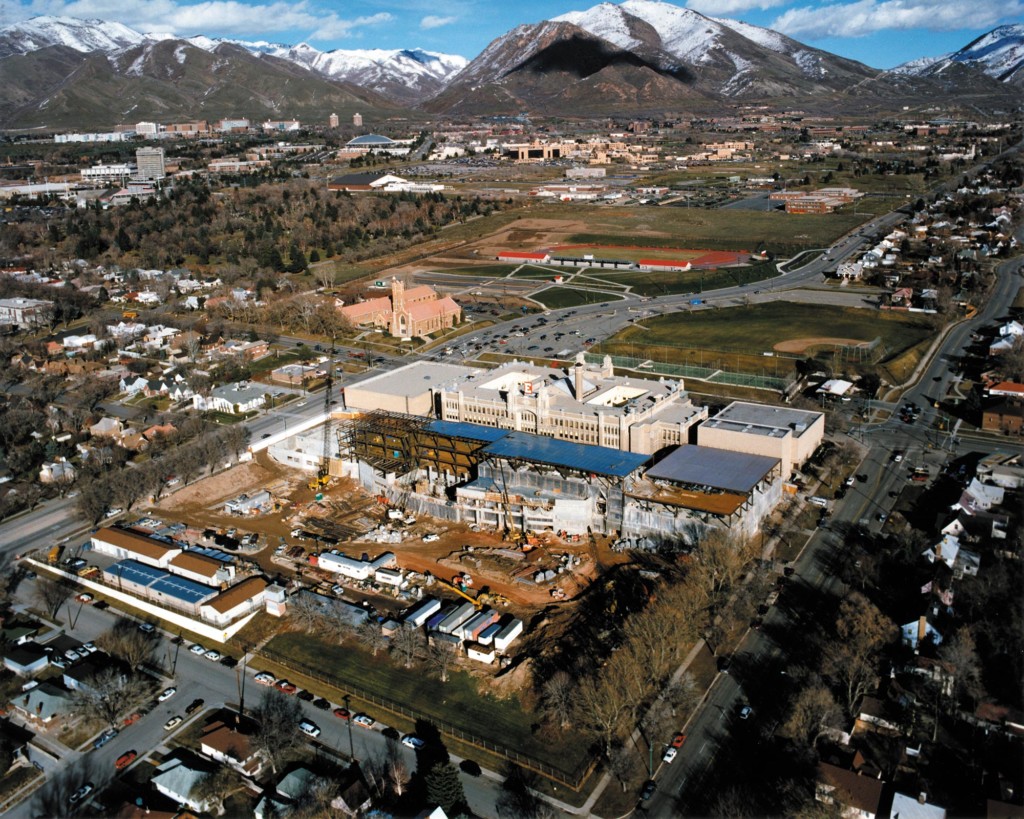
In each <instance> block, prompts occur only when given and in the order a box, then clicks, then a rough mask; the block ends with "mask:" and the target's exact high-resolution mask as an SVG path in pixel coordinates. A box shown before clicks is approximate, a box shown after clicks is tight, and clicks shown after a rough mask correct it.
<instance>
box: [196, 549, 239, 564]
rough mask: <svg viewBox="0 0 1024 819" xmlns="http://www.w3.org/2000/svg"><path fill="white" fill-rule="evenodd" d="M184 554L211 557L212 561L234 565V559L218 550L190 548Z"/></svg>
mask: <svg viewBox="0 0 1024 819" xmlns="http://www.w3.org/2000/svg"><path fill="white" fill-rule="evenodd" d="M185 554H191V555H203V556H204V557H212V558H213V559H214V560H219V561H220V562H221V563H234V562H235V559H234V558H233V557H232V556H231V555H229V554H228V553H227V552H222V551H221V550H220V549H207V548H205V547H201V546H192V547H191V548H190V549H189V550H188V551H187V552H185Z"/></svg>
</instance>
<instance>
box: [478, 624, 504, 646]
mask: <svg viewBox="0 0 1024 819" xmlns="http://www.w3.org/2000/svg"><path fill="white" fill-rule="evenodd" d="M503 628H505V627H504V626H503V625H502V624H501V623H491V625H489V626H488V627H487V628H485V629H484V630H483V631H481V632H480V633H479V634H478V635H477V638H476V641H477V642H478V643H480V645H482V646H489V645H490V644H491V643H493V642H494V635H495V634H497V633H498V632H499V631H501V630H502V629H503Z"/></svg>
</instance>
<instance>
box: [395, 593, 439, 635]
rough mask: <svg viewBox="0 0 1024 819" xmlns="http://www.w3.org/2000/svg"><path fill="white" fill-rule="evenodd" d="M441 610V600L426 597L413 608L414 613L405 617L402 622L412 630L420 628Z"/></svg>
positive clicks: (411, 612)
mask: <svg viewBox="0 0 1024 819" xmlns="http://www.w3.org/2000/svg"><path fill="white" fill-rule="evenodd" d="M440 610H441V601H440V600H438V599H437V598H436V597H424V598H423V599H422V600H420V602H419V603H417V604H416V605H415V606H413V607H412V611H410V612H409V613H408V614H407V615H405V617H404V618H403V620H402V622H404V623H405V624H406V625H407V626H411V627H412V628H419V627H420V626H422V625H423V624H424V623H425V622H427V620H429V619H430V615H432V614H437V613H438V612H439V611H440Z"/></svg>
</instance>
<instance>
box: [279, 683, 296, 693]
mask: <svg viewBox="0 0 1024 819" xmlns="http://www.w3.org/2000/svg"><path fill="white" fill-rule="evenodd" d="M275 685H276V687H277V689H278V690H279V691H284V693H285V694H294V693H295V692H296V691H298V690H299V687H298V686H297V685H295V684H294V683H290V682H288V680H278V681H277V682H276V683H275Z"/></svg>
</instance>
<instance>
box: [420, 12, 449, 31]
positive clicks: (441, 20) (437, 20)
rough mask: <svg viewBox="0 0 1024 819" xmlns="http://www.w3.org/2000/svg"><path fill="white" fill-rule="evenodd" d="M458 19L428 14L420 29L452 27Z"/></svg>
mask: <svg viewBox="0 0 1024 819" xmlns="http://www.w3.org/2000/svg"><path fill="white" fill-rule="evenodd" d="M458 19H459V18H458V17H441V16H439V15H437V14H428V15H427V16H426V17H424V18H423V19H422V20H420V28H427V29H430V28H441V27H442V26H450V25H451V24H452V23H454V22H455V21H456V20H458Z"/></svg>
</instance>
